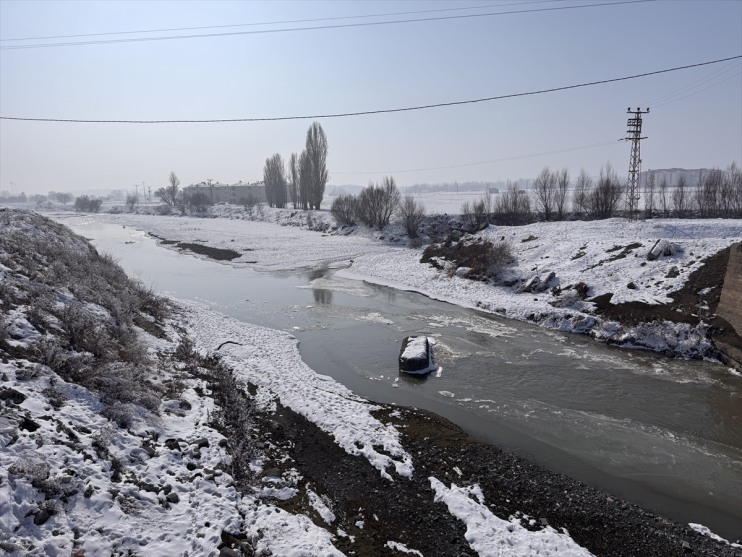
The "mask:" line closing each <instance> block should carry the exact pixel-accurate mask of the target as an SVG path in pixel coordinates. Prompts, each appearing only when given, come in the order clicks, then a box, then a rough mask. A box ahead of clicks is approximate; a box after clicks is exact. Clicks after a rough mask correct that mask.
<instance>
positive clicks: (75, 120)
mask: <svg viewBox="0 0 742 557" xmlns="http://www.w3.org/2000/svg"><path fill="white" fill-rule="evenodd" d="M739 58H742V54H740V55H737V56H730V57H727V58H720V59H718V60H709V61H707V62H699V63H697V64H687V65H684V66H675V67H674V68H666V69H664V70H655V71H652V72H645V73H640V74H634V75H627V76H623V77H614V78H611V79H601V80H599V81H590V82H587V83H578V84H575V85H564V86H561V87H551V88H549V89H540V90H536V91H526V92H522V93H510V94H507V95H496V96H492V97H483V98H479V99H467V100H462V101H449V102H443V103H434V104H425V105H418V106H407V107H402V108H387V109H377V110H361V111H356V112H338V113H330V114H311V115H298V116H270V117H262V118H213V119H208V120H113V119H110V120H87V119H82V118H31V117H23V116H0V120H18V121H24V122H65V123H79V124H222V123H227V122H278V121H283V120H318V119H322V118H325V119H327V118H347V117H351V116H370V115H372V114H392V113H396V112H412V111H415V110H427V109H432V108H443V107H447V106H460V105H466V104H476V103H483V102H490V101H498V100H503V99H512V98H517V97H527V96H534V95H543V94H546V93H556V92H558V91H569V90H571V89H579V88H583V87H591V86H594V85H603V84H606V83H616V82H619V81H628V80H631V79H638V78H640V77H648V76H652V75H659V74H664V73H669V72H676V71H680V70H687V69H690V68H698V67H701V66H709V65H711V64H719V63H721V62H727V61H729V60H736V59H739Z"/></svg>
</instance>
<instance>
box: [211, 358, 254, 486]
mask: <svg viewBox="0 0 742 557" xmlns="http://www.w3.org/2000/svg"><path fill="white" fill-rule="evenodd" d="M204 365H206V366H207V367H208V368H209V370H210V374H209V377H210V379H209V387H210V388H211V391H212V395H213V397H214V402H215V403H216V409H215V410H214V412H213V413H212V415H211V423H212V425H213V426H214V427H215V428H216V429H217V430H219V431H220V432H221V433H222V434H223V435H224V436H225V437H226V438H227V450H228V451H229V453H230V455H231V456H232V460H231V463H230V466H229V472H230V474H231V476H232V477H233V478H234V480H235V483H236V484H237V485H238V486H239V487H247V486H248V485H249V483H250V481H251V480H252V472H251V470H252V468H251V466H250V462H251V461H252V460H253V459H254V456H255V447H254V445H253V442H252V436H251V429H252V424H253V417H252V415H253V403H252V400H251V399H250V398H249V397H248V396H247V389H246V386H245V385H244V384H242V383H240V382H239V381H238V380H237V379H236V378H235V376H234V374H233V373H232V371H231V370H230V369H229V368H227V367H226V366H224V365H223V364H222V363H221V362H220V361H219V360H218V359H208V360H206V361H204Z"/></svg>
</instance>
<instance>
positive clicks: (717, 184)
mask: <svg viewBox="0 0 742 557" xmlns="http://www.w3.org/2000/svg"><path fill="white" fill-rule="evenodd" d="M723 182H724V173H723V172H722V171H721V170H719V169H718V168H715V169H713V170H712V171H711V172H709V173H708V174H707V175H706V178H705V179H704V180H703V184H702V185H701V187H700V188H699V189H698V191H697V192H696V200H695V201H696V207H697V208H698V214H699V215H700V216H701V217H702V218H704V217H716V216H717V215H718V214H719V197H720V190H721V186H722V184H723Z"/></svg>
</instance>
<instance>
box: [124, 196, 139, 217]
mask: <svg viewBox="0 0 742 557" xmlns="http://www.w3.org/2000/svg"><path fill="white" fill-rule="evenodd" d="M137 203H139V196H138V195H137V194H135V193H127V194H126V210H127V211H129V212H130V213H131V212H132V211H133V210H134V205H136V204H137Z"/></svg>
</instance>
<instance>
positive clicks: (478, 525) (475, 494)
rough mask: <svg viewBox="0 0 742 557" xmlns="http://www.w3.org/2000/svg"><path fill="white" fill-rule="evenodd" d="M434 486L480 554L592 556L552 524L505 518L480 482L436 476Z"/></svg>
mask: <svg viewBox="0 0 742 557" xmlns="http://www.w3.org/2000/svg"><path fill="white" fill-rule="evenodd" d="M429 479H430V487H431V488H432V489H433V490H434V491H435V501H436V502H442V503H445V504H446V506H447V507H448V510H449V512H450V513H451V514H452V515H453V516H455V517H456V518H458V519H459V520H461V521H462V522H463V523H464V524H465V525H466V534H464V537H465V538H466V541H467V542H469V545H470V546H471V548H472V549H473V550H474V551H476V552H477V553H478V554H479V555H480V557H532V556H534V555H539V556H542V557H549V556H553V557H590V556H592V553H590V552H589V551H588V550H587V549H585V548H583V547H581V546H579V545H578V544H577V543H575V541H574V540H573V539H572V538H571V537H570V536H569V534H568V533H567V532H557V531H556V530H554V528H552V527H551V526H546V527H545V528H544V529H543V530H538V531H535V532H532V531H530V530H528V529H526V528H524V527H523V526H521V524H520V521H519V520H518V519H517V518H513V519H512V520H503V519H501V518H498V517H497V516H495V515H494V514H493V513H492V511H490V510H489V509H488V508H487V506H486V505H485V504H484V496H483V495H482V490H481V489H480V488H479V486H478V485H476V484H475V485H473V486H470V487H459V486H457V485H456V484H451V487H450V488H447V487H446V486H445V485H444V484H443V483H441V482H440V481H439V480H437V479H436V478H434V477H432V476H431V477H430V478H429Z"/></svg>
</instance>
